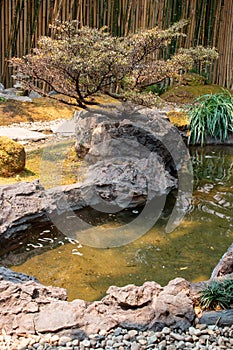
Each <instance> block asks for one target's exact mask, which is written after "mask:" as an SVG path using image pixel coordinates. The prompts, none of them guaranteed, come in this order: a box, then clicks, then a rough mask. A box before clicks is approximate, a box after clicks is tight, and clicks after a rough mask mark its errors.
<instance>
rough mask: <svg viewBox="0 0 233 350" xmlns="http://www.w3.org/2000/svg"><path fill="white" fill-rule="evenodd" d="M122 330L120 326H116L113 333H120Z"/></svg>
mask: <svg viewBox="0 0 233 350" xmlns="http://www.w3.org/2000/svg"><path fill="white" fill-rule="evenodd" d="M121 332H122V328H121V327H117V328H116V329H115V330H114V335H120V334H121Z"/></svg>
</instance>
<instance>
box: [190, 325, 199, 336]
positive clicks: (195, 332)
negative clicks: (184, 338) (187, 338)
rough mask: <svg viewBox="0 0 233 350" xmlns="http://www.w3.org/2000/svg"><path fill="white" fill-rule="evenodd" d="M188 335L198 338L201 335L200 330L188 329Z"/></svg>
mask: <svg viewBox="0 0 233 350" xmlns="http://www.w3.org/2000/svg"><path fill="white" fill-rule="evenodd" d="M189 334H191V335H196V336H199V335H201V331H200V329H197V328H194V327H189Z"/></svg>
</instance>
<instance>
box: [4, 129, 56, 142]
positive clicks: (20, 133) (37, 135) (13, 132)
mask: <svg viewBox="0 0 233 350" xmlns="http://www.w3.org/2000/svg"><path fill="white" fill-rule="evenodd" d="M0 136H7V137H9V138H10V139H12V140H15V141H25V140H30V141H39V140H44V139H46V138H48V137H49V135H46V134H43V133H41V132H36V131H30V130H28V129H24V128H18V127H0Z"/></svg>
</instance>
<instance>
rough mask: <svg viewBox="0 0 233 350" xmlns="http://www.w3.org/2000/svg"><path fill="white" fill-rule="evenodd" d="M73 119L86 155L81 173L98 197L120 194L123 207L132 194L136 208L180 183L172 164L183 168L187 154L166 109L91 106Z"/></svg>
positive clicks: (80, 151) (78, 148) (80, 148)
mask: <svg viewBox="0 0 233 350" xmlns="http://www.w3.org/2000/svg"><path fill="white" fill-rule="evenodd" d="M74 119H75V124H76V137H77V142H76V151H77V154H78V155H79V156H81V157H85V161H86V164H87V165H88V168H87V169H85V168H84V170H83V172H84V173H85V175H86V181H87V183H95V184H96V187H97V192H98V193H97V194H98V196H100V197H102V198H104V199H105V200H107V201H110V200H112V201H114V200H115V199H116V198H118V202H117V205H118V206H119V207H123V206H124V204H125V203H126V202H127V201H129V200H130V199H131V197H132V199H131V200H132V206H133V205H134V206H136V205H138V204H142V203H144V202H145V200H146V198H149V199H151V198H155V197H156V196H159V195H163V194H167V193H168V192H169V191H170V190H171V188H174V187H176V186H177V181H176V179H175V178H174V174H175V172H174V168H175V167H176V168H177V170H181V168H182V163H183V161H184V159H185V157H186V156H187V157H188V153H187V151H185V149H184V145H183V141H182V138H181V137H180V136H179V134H178V132H177V129H176V128H175V127H174V126H172V124H171V123H169V121H168V120H167V119H166V117H165V113H159V112H157V111H154V110H149V109H144V110H141V111H140V112H138V111H136V110H135V111H133V110H131V112H129V111H127V110H124V109H123V110H121V111H120V110H117V109H115V110H113V111H111V112H109V111H103V112H98V111H96V110H93V111H88V112H75V115H74ZM185 153H186V154H185ZM184 168H185V167H183V169H184ZM148 184H149V187H148ZM93 192H94V191H92V194H93ZM121 194H122V197H121ZM124 194H125V196H124ZM119 197H120V198H122V202H121V200H119Z"/></svg>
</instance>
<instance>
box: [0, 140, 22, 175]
mask: <svg viewBox="0 0 233 350" xmlns="http://www.w3.org/2000/svg"><path fill="white" fill-rule="evenodd" d="M25 160H26V154H25V150H24V147H23V146H22V145H21V144H20V143H18V142H15V141H13V140H11V139H10V138H9V137H6V136H0V176H4V177H8V176H12V175H14V174H17V173H19V172H20V171H22V170H23V169H24V167H25Z"/></svg>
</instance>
